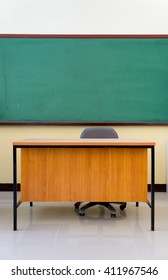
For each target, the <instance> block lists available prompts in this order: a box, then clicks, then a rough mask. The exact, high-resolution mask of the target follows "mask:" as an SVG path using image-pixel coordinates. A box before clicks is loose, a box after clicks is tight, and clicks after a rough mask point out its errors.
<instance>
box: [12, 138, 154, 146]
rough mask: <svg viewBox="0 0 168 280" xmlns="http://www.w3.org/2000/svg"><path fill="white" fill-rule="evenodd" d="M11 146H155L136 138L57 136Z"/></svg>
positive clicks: (17, 142) (24, 141)
mask: <svg viewBox="0 0 168 280" xmlns="http://www.w3.org/2000/svg"><path fill="white" fill-rule="evenodd" d="M13 146H18V147H24V146H37V147H38V146H43V147H44V146H60V147H61V146H109V147H110V146H113V147H114V146H123V147H124V146H135V147H136V146H138V147H139V146H144V147H152V146H155V142H151V141H147V140H138V139H112V138H101V139H99V138H94V139H90V138H85V139H84V138H80V139H57V138H30V139H25V140H21V141H15V142H13Z"/></svg>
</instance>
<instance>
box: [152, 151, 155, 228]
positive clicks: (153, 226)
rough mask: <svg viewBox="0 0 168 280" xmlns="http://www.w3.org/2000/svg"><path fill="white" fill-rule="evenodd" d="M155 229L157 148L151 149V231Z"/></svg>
mask: <svg viewBox="0 0 168 280" xmlns="http://www.w3.org/2000/svg"><path fill="white" fill-rule="evenodd" d="M154 228H155V148H154V147H152V148H151V230H152V231H154Z"/></svg>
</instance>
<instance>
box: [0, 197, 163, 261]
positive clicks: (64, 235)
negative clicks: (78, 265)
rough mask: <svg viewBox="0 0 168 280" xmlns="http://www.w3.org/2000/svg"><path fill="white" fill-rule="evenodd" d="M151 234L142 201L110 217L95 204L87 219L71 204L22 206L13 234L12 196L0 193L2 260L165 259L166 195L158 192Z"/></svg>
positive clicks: (147, 209)
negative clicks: (137, 205)
mask: <svg viewBox="0 0 168 280" xmlns="http://www.w3.org/2000/svg"><path fill="white" fill-rule="evenodd" d="M155 206H156V210H155V231H151V229H150V208H149V206H148V205H147V204H146V203H140V206H139V207H135V203H128V204H127V208H126V209H125V211H123V213H121V211H120V210H119V206H118V205H115V208H116V209H117V217H116V218H111V217H110V214H109V212H108V211H107V210H104V209H102V208H100V207H98V206H96V207H94V208H92V209H91V208H90V209H89V210H87V212H86V215H85V217H80V216H78V215H77V214H76V213H75V212H74V207H73V203H34V206H33V207H29V204H28V203H22V204H21V205H20V206H19V208H18V230H17V231H13V221H12V219H13V216H12V215H13V213H12V211H13V210H12V193H11V192H6V193H5V192H1V193H0V259H1V260H3V259H4V260H9V259H11V260H15V259H25V260H28V259H36V260H40V259H55V260H58V259H59V260H65V259H69V260H75V259H78V260H80V259H83V260H88V259H93V260H105V259H107V260H110V259H111V260H112V259H113V260H114V259H115V260H117V259H124V260H129V259H134V260H138V259H139V260H145V259H148V260H150V259H151V260H155V259H160V260H163V259H165V260H168V249H167V244H168V193H156V205H155Z"/></svg>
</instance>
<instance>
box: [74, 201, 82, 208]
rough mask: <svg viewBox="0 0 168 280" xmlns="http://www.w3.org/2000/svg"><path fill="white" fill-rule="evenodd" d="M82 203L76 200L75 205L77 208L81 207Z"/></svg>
mask: <svg viewBox="0 0 168 280" xmlns="http://www.w3.org/2000/svg"><path fill="white" fill-rule="evenodd" d="M80 204H81V203H80V202H76V203H75V204H74V207H75V209H76V210H78V209H79V206H80Z"/></svg>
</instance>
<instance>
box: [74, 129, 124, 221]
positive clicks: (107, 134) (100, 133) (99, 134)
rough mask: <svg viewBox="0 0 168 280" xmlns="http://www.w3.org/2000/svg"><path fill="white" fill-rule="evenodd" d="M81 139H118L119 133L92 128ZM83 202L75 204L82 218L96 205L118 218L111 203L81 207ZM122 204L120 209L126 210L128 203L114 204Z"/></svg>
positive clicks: (89, 204)
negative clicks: (86, 211) (87, 210)
mask: <svg viewBox="0 0 168 280" xmlns="http://www.w3.org/2000/svg"><path fill="white" fill-rule="evenodd" d="M80 138H118V134H117V132H116V131H115V130H114V129H113V128H109V127H90V128H85V129H84V131H83V132H82V133H81V136H80ZM81 203H82V202H76V203H75V204H74V206H75V209H76V210H78V212H79V215H80V216H84V215H85V210H86V209H88V208H90V207H92V206H95V205H97V204H98V205H101V206H104V207H105V208H107V209H108V210H110V212H111V217H115V216H116V210H115V208H114V207H113V206H112V205H111V204H110V202H89V203H87V204H85V205H84V206H82V207H80V205H81ZM114 203H118V204H120V209H121V210H124V209H125V208H126V205H127V203H126V202H114Z"/></svg>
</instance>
